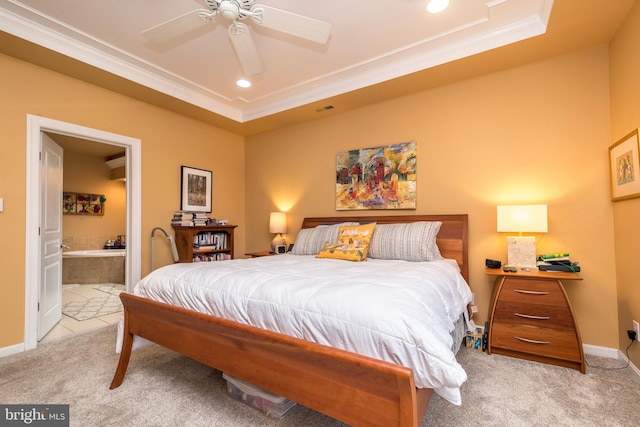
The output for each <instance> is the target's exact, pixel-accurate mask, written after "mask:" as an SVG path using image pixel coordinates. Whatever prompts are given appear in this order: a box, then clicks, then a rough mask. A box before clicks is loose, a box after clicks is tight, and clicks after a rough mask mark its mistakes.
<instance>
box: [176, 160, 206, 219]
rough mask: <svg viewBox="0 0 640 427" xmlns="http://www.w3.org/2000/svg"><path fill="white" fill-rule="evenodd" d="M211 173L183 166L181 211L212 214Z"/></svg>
mask: <svg viewBox="0 0 640 427" xmlns="http://www.w3.org/2000/svg"><path fill="white" fill-rule="evenodd" d="M212 180H213V173H212V172H211V171H207V170H203V169H197V168H191V167H188V166H182V178H181V182H180V209H181V210H183V211H190V212H211V188H212V187H213V185H212Z"/></svg>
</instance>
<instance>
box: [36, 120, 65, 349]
mask: <svg viewBox="0 0 640 427" xmlns="http://www.w3.org/2000/svg"><path fill="white" fill-rule="evenodd" d="M41 135H42V151H41V153H42V154H41V162H40V179H41V183H40V188H41V189H42V192H41V194H40V197H41V200H40V202H41V203H40V206H41V215H40V293H39V298H38V340H41V339H42V338H43V337H44V336H45V335H46V334H47V332H49V331H50V330H51V328H53V327H54V326H55V325H56V323H58V322H59V321H60V319H61V318H62V148H61V147H60V146H59V145H58V144H56V143H55V142H54V141H53V140H52V139H51V138H49V136H47V135H46V134H45V133H41Z"/></svg>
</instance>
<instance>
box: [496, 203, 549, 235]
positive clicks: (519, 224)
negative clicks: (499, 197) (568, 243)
mask: <svg viewBox="0 0 640 427" xmlns="http://www.w3.org/2000/svg"><path fill="white" fill-rule="evenodd" d="M498 231H499V232H509V231H512V232H518V233H524V232H528V233H546V232H547V205H509V206H498Z"/></svg>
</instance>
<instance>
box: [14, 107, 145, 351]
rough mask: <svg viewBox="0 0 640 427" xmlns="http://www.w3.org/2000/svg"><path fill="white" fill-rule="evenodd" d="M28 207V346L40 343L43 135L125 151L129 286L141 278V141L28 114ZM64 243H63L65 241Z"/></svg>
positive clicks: (126, 257) (26, 272)
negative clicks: (40, 231)
mask: <svg viewBox="0 0 640 427" xmlns="http://www.w3.org/2000/svg"><path fill="white" fill-rule="evenodd" d="M27 124H28V126H27V209H26V217H27V218H26V224H27V227H26V269H25V284H26V285H25V334H24V336H25V341H24V349H25V350H29V349H32V348H35V347H36V346H37V343H38V341H37V332H38V294H39V290H40V286H41V283H40V269H41V268H42V265H41V260H40V256H39V254H40V245H41V243H40V238H39V229H40V226H41V224H40V221H41V219H40V216H39V212H40V211H41V208H42V206H41V205H42V203H41V197H40V195H41V192H42V187H41V186H42V183H41V179H40V171H39V156H40V151H41V147H42V138H43V135H45V134H46V135H48V136H50V137H52V138H54V139H55V138H56V137H59V138H60V139H65V138H71V139H72V140H73V141H74V143H77V144H80V145H81V146H83V147H85V148H86V147H89V146H93V147H101V148H102V149H107V150H109V149H110V148H112V147H116V148H117V149H119V150H124V153H125V156H124V157H125V158H126V167H125V169H126V183H125V185H126V236H127V248H126V256H125V283H126V286H127V288H129V287H131V286H133V284H135V283H136V282H137V281H138V280H139V279H140V270H141V269H140V257H141V254H140V252H141V249H140V246H141V231H140V227H141V207H140V200H141V194H140V193H141V188H140V186H141V178H140V165H141V158H140V140H139V139H135V138H131V137H127V136H123V135H118V134H113V133H109V132H104V131H101V130H97V129H91V128H86V127H83V126H78V125H74V124H71V123H66V122H60V121H57V120H52V119H47V118H43V117H40V116H33V115H27ZM61 244H62V242H61Z"/></svg>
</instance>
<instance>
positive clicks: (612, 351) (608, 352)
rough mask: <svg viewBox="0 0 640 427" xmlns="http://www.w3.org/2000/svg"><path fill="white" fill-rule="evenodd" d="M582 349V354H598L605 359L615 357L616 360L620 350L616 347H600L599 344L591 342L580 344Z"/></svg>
mask: <svg viewBox="0 0 640 427" xmlns="http://www.w3.org/2000/svg"><path fill="white" fill-rule="evenodd" d="M582 349H583V350H584V354H588V355H589V356H598V357H604V358H607V359H616V360H618V359H619V358H620V357H619V355H620V351H619V350H618V349H617V348H609V347H600V346H599V345H591V344H582Z"/></svg>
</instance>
